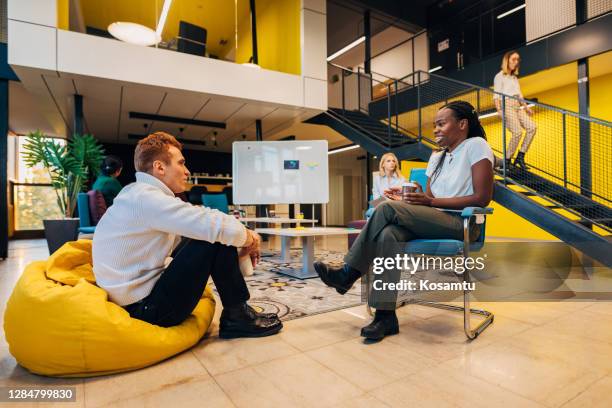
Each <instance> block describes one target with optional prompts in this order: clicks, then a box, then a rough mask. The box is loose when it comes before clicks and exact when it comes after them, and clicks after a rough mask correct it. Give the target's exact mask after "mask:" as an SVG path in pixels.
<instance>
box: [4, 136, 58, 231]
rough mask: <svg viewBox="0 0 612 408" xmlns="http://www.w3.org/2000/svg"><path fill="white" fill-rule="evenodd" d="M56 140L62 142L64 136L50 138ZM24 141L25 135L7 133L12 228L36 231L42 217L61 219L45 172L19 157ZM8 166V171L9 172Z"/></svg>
mask: <svg viewBox="0 0 612 408" xmlns="http://www.w3.org/2000/svg"><path fill="white" fill-rule="evenodd" d="M54 140H55V141H56V142H59V143H61V144H66V140H64V139H54ZM25 143H26V137H25V136H10V137H9V146H12V149H9V152H10V153H12V154H11V155H10V156H9V160H8V164H9V174H11V175H12V176H11V177H9V178H10V179H12V180H13V181H15V184H14V185H13V191H12V192H11V193H12V197H13V205H14V211H15V217H14V220H15V230H16V231H23V230H38V229H42V228H43V223H42V220H44V219H58V218H62V213H61V211H60V209H59V206H58V204H57V195H56V193H55V191H54V190H53V187H51V186H50V185H47V184H49V183H50V182H51V179H50V176H49V173H48V172H47V170H46V169H45V168H44V167H43V166H42V165H40V164H39V165H37V166H35V167H33V168H28V167H27V166H26V164H25V161H24V159H23V156H22V154H23V152H24V151H25V150H24V148H23V145H24V144H25ZM11 169H12V171H11Z"/></svg>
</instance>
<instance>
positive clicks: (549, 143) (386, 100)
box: [343, 71, 612, 233]
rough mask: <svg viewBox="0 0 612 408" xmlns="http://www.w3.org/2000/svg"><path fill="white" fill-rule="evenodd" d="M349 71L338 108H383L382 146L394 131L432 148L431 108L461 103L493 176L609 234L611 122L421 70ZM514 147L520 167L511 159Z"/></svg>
mask: <svg viewBox="0 0 612 408" xmlns="http://www.w3.org/2000/svg"><path fill="white" fill-rule="evenodd" d="M349 76H351V77H353V78H352V80H353V82H352V85H351V86H346V84H347V81H345V85H344V86H343V95H344V97H343V100H344V101H348V100H351V101H353V100H355V103H351V104H350V106H348V105H349V104H346V103H343V111H344V110H347V111H357V112H361V113H365V114H368V113H369V109H370V104H371V103H372V102H374V103H376V104H378V108H379V112H378V115H377V117H381V116H383V115H381V114H380V113H381V110H380V109H382V108H384V110H386V112H385V113H386V115H384V117H383V118H382V119H381V120H380V121H381V122H382V123H383V124H384V125H385V126H386V127H387V130H388V132H387V134H388V136H387V137H385V141H383V144H384V145H385V144H386V145H387V146H388V148H389V149H392V148H393V146H394V145H396V143H397V140H398V138H402V137H403V138H409V139H412V140H415V139H416V140H419V141H421V142H423V143H426V144H428V145H430V146H431V147H434V148H435V147H436V145H435V142H434V137H433V123H434V119H435V116H436V113H437V112H438V110H439V109H440V108H441V107H442V106H444V105H445V104H447V103H449V102H452V101H455V100H464V101H467V102H469V103H471V104H472V105H473V106H474V107H475V109H476V111H477V112H478V114H479V118H480V120H481V123H482V125H483V127H484V129H485V131H486V134H487V139H488V142H489V144H490V145H491V148H492V149H493V151H494V153H495V155H496V156H497V160H498V162H499V164H501V166H500V168H499V170H498V173H497V175H498V178H500V179H501V180H502V181H503V182H505V183H506V184H514V185H517V186H518V187H519V188H518V190H519V191H522V192H525V193H526V194H528V195H531V196H536V197H535V198H534V199H536V201H538V202H540V203H541V204H544V205H546V206H548V207H549V208H551V209H552V210H553V211H556V212H559V213H561V214H562V215H564V216H566V217H568V218H570V219H572V220H574V221H578V222H581V223H582V224H584V225H586V226H589V227H597V228H601V229H603V231H599V232H603V233H611V232H612V208H611V207H612V180H611V173H612V123H610V122H607V121H603V120H599V119H595V118H592V117H586V116H581V115H579V114H578V113H576V112H571V111H567V110H563V109H559V108H556V107H554V106H549V105H545V104H541V103H538V102H536V101H530V100H524V99H519V98H516V97H513V96H508V95H503V94H497V93H495V92H494V91H492V90H491V89H489V88H483V87H479V86H476V85H472V84H468V83H465V82H461V81H457V80H454V79H450V78H445V77H442V76H438V75H435V74H429V73H426V72H422V71H417V72H415V73H413V74H410V75H408V76H406V77H404V78H400V79H391V78H387V79H385V80H384V81H380V80H379V79H384V78H382V77H380V76H379V75H378V74H376V73H368V74H365V73H363V72H361V71H358V72H350V74H349ZM349 94H350V95H355V94H356V96H352V97H351V96H349ZM398 105H401V109H400V106H398ZM400 111H401V113H399V112H400ZM353 113H354V112H353ZM350 119H351V120H354V121H356V122H359V118H358V117H352V118H350ZM376 133H378V134H380V131H378V132H376ZM521 151H522V152H524V159H525V163H526V167H523V166H519V165H517V164H516V158H517V154H518V153H519V152H521ZM504 158H507V159H509V160H503V159H504Z"/></svg>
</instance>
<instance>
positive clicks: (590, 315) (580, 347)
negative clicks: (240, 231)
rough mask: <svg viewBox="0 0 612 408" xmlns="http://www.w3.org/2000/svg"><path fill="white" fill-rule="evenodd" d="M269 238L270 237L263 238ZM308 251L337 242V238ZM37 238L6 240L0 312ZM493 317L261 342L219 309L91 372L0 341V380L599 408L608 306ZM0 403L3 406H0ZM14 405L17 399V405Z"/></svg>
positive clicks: (317, 399) (131, 392) (128, 394)
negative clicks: (57, 367) (178, 333)
mask: <svg viewBox="0 0 612 408" xmlns="http://www.w3.org/2000/svg"><path fill="white" fill-rule="evenodd" d="M271 244H272V245H278V243H277V242H275V241H273V242H271ZM317 245H318V246H319V247H323V248H327V249H331V250H343V249H344V248H346V238H326V239H322V240H319V241H318V242H317ZM46 256H47V252H46V248H45V246H44V242H43V241H15V242H12V243H11V246H10V257H9V258H8V259H7V260H5V261H1V262H0V313H1V314H0V320H2V316H3V313H4V307H5V303H6V300H7V298H8V296H9V295H10V292H11V290H12V288H13V286H14V284H15V282H16V281H17V279H18V277H19V274H20V272H21V271H22V270H23V267H24V266H25V265H26V264H27V263H28V262H30V261H32V260H36V259H44V258H45V257H46ZM487 307H488V308H489V309H490V310H492V311H494V312H495V314H496V316H495V323H494V325H493V326H492V327H491V328H489V329H488V330H487V331H485V332H484V333H483V334H482V335H481V336H480V337H479V338H478V339H476V340H475V341H473V342H467V341H466V340H465V337H464V335H463V332H462V319H461V316H460V315H458V314H455V313H452V312H448V311H443V310H439V309H431V308H426V307H422V306H415V305H412V306H407V307H404V308H401V309H399V313H398V315H399V320H400V325H401V333H400V334H399V335H397V336H391V337H389V338H387V339H385V340H384V341H383V342H380V343H374V344H364V342H363V341H362V339H361V338H360V337H359V328H360V327H361V326H363V325H365V324H367V323H368V321H369V316H368V315H367V312H366V311H365V308H364V307H355V308H351V309H345V310H339V311H335V312H331V313H326V314H322V315H316V316H311V317H306V318H303V319H298V320H293V321H289V322H286V323H285V327H284V329H283V331H282V332H281V333H280V334H279V335H277V336H273V337H268V338H262V339H236V340H221V339H219V338H218V336H217V332H218V316H219V312H220V310H219V309H220V308H218V309H217V312H216V317H215V320H214V323H213V326H212V328H211V332H210V333H209V334H208V335H207V336H206V337H205V338H204V339H203V340H202V341H201V342H200V343H199V344H198V345H196V346H195V347H194V348H193V349H191V350H189V351H186V352H184V353H182V354H180V355H179V356H176V357H174V358H172V359H170V360H167V361H165V362H162V363H160V364H157V365H155V366H152V367H148V368H145V369H143V370H139V371H135V372H131V373H124V374H118V375H111V376H106V377H98V378H91V379H69V380H67V379H54V378H45V377H40V376H37V375H33V374H30V373H28V372H27V371H26V370H24V369H23V368H21V367H20V366H19V365H18V364H17V363H16V361H15V359H13V358H12V356H11V355H10V354H9V352H8V345H7V344H6V342H5V340H4V336H2V339H1V340H0V387H6V386H12V387H15V386H35V385H42V386H51V385H53V386H59V385H70V386H75V387H76V392H77V401H76V402H74V403H59V404H58V406H60V407H69V406H76V407H105V406H121V407H132V406H136V407H139V406H147V407H149V406H152V407H155V406H159V407H168V406H176V407H191V406H195V407H197V406H207V407H226V406H227V407H234V406H236V407H257V406H262V407H275V406H278V407H293V406H299V407H315V406H316V407H325V406H331V407H384V406H389V407H408V406H411V407H429V406H431V407H446V406H448V407H463V406H470V407H561V406H563V407H588V408H593V407H609V406H612V303H604V302H599V303H590V302H580V303H577V302H572V303H568V302H565V303H535V302H533V303H527V302H515V303H491V304H489V305H487ZM2 406H5V405H2ZM16 406H18V407H23V406H25V405H23V404H16Z"/></svg>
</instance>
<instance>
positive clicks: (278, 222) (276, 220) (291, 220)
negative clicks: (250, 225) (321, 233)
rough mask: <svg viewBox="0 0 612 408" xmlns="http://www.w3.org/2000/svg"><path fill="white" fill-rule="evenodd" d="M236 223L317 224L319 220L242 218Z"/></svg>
mask: <svg viewBox="0 0 612 408" xmlns="http://www.w3.org/2000/svg"><path fill="white" fill-rule="evenodd" d="M238 221H243V222H266V223H269V224H275V223H276V224H289V223H298V222H307V223H311V222H318V221H319V220H311V219H308V218H303V219H301V220H299V219H297V218H282V217H242V218H238Z"/></svg>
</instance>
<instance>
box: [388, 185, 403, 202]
mask: <svg viewBox="0 0 612 408" xmlns="http://www.w3.org/2000/svg"><path fill="white" fill-rule="evenodd" d="M383 194H384V195H385V197H387V198H388V199H389V200H394V201H402V188H401V187H391V188H388V189H386V190H385V191H383Z"/></svg>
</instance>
